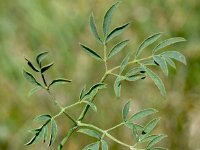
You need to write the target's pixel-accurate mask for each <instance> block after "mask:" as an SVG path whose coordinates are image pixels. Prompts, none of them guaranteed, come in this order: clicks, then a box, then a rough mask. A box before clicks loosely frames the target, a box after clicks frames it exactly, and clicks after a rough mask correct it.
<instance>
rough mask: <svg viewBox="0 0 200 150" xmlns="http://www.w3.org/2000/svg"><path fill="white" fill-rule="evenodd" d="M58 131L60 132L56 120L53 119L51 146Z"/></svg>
mask: <svg viewBox="0 0 200 150" xmlns="http://www.w3.org/2000/svg"><path fill="white" fill-rule="evenodd" d="M57 133H58V127H57V124H56V121H55V120H54V119H51V136H50V142H49V146H51V145H52V144H53V142H54V141H55V139H56V136H57Z"/></svg>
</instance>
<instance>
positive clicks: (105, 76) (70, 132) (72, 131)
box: [58, 44, 153, 150]
mask: <svg viewBox="0 0 200 150" xmlns="http://www.w3.org/2000/svg"><path fill="white" fill-rule="evenodd" d="M105 56H106V46H105V44H104V59H105ZM152 57H153V56H149V57H146V58H142V59H138V60H133V61H131V62H129V63H128V65H131V64H134V63H138V62H141V61H144V60H148V59H150V58H152ZM104 61H105V60H104ZM105 66H106V73H105V74H104V75H103V77H102V78H101V80H100V83H103V82H104V81H105V79H106V78H107V76H108V75H109V74H110V73H112V71H114V70H117V69H119V68H120V66H117V67H114V68H112V69H110V70H108V69H107V63H106V62H105ZM95 97H96V95H94V96H93V97H92V99H91V101H92V102H93V101H94V98H95ZM89 108H90V106H89V105H86V107H85V108H84V109H83V111H82V113H81V115H80V116H79V118H78V121H82V120H83V119H84V117H85V115H86V113H87V111H88V109H89ZM77 127H78V126H77V124H74V126H73V127H72V128H71V129H70V130H69V131H68V132H67V135H66V136H65V138H64V139H63V140H62V141H61V143H60V145H59V146H58V148H61V149H62V147H63V146H64V144H65V143H66V142H67V140H68V139H69V138H70V136H71V135H72V134H73V133H74V131H75V130H76V129H77ZM61 149H59V150H61Z"/></svg>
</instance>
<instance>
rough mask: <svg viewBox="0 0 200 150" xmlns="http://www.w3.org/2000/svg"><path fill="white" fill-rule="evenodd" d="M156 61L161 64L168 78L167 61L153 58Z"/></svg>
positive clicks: (158, 57) (157, 57) (156, 57)
mask: <svg viewBox="0 0 200 150" xmlns="http://www.w3.org/2000/svg"><path fill="white" fill-rule="evenodd" d="M153 59H154V61H156V63H158V64H159V66H160V68H161V69H162V71H163V73H164V74H165V75H166V76H168V73H169V71H168V67H167V63H166V61H165V59H163V58H162V57H160V56H153Z"/></svg>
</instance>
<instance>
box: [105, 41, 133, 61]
mask: <svg viewBox="0 0 200 150" xmlns="http://www.w3.org/2000/svg"><path fill="white" fill-rule="evenodd" d="M128 42H129V40H124V41H121V42H119V43H117V44H116V45H115V46H114V47H113V48H112V49H111V51H110V53H109V54H108V59H110V58H111V57H113V56H114V55H116V54H117V53H119V52H120V51H121V50H122V49H123V48H124V47H125V46H126V45H127V44H128Z"/></svg>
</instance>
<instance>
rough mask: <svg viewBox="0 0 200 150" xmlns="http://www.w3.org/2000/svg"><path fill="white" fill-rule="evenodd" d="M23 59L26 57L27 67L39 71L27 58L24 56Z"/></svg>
mask: <svg viewBox="0 0 200 150" xmlns="http://www.w3.org/2000/svg"><path fill="white" fill-rule="evenodd" d="M25 59H26V61H27V63H28V65H29V67H30V68H31V69H32V70H33V71H35V72H39V70H38V69H37V68H36V67H35V66H34V65H33V64H32V63H31V62H30V61H29V60H28V59H27V58H25Z"/></svg>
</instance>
